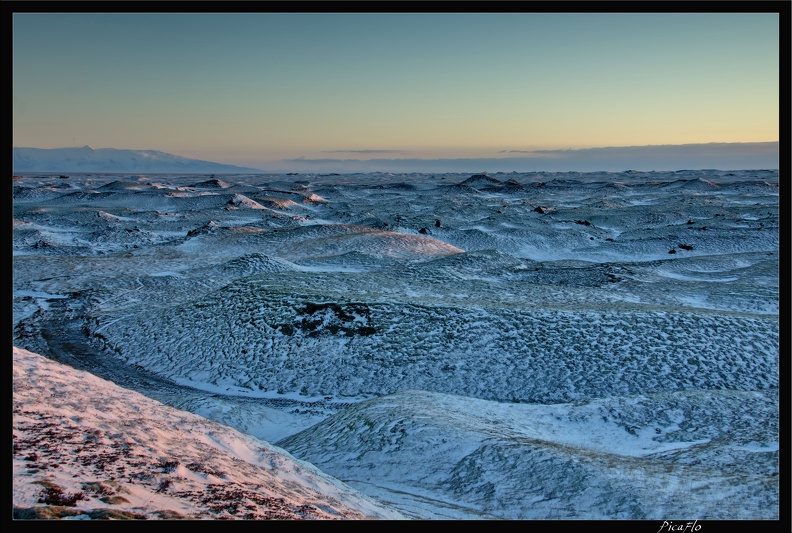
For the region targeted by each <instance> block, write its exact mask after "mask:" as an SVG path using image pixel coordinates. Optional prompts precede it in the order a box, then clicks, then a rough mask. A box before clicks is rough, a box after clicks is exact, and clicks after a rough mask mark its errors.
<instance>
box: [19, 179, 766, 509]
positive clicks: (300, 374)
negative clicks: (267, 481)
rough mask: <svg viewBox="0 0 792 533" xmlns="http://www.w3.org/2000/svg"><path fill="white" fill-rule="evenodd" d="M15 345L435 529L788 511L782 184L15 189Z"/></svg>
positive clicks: (80, 182)
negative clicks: (206, 423)
mask: <svg viewBox="0 0 792 533" xmlns="http://www.w3.org/2000/svg"><path fill="white" fill-rule="evenodd" d="M13 337H14V338H13V343H14V346H15V347H19V348H22V349H25V350H29V351H31V352H35V353H38V354H41V355H43V356H45V357H47V358H50V359H53V360H56V361H60V362H63V363H67V364H69V365H71V366H74V367H75V368H77V369H80V370H86V371H88V372H90V373H92V374H95V375H96V376H98V377H101V378H104V379H108V380H110V381H113V382H115V383H116V384H118V385H120V386H122V387H124V388H128V389H132V390H134V391H137V392H140V393H142V394H144V395H145V396H148V397H150V398H152V399H155V400H158V401H161V402H163V403H165V404H168V405H170V406H174V407H177V408H179V409H182V410H186V411H190V412H192V413H194V414H197V415H200V416H202V417H205V418H207V419H210V420H213V421H216V422H221V423H222V424H225V425H227V426H229V427H231V428H234V429H235V430H238V431H240V432H242V433H244V434H247V435H250V436H252V437H255V438H258V439H261V440H264V441H267V442H269V443H272V444H273V445H276V446H278V447H281V448H283V449H285V450H287V451H288V452H289V453H291V454H292V455H294V456H295V457H296V458H298V459H300V460H302V461H306V462H308V463H311V464H312V465H315V466H316V467H318V468H319V469H320V470H321V471H322V472H324V473H326V474H328V475H329V476H333V477H334V478H336V479H339V480H341V481H343V482H345V483H346V484H348V485H349V486H351V487H354V488H355V489H357V490H359V491H360V492H362V493H363V494H365V495H367V496H368V497H370V498H373V499H374V500H376V501H377V502H379V503H381V504H382V505H384V506H391V507H392V508H394V509H396V510H398V512H400V513H402V514H403V515H405V516H407V517H410V518H417V519H651V520H664V519H667V518H671V519H674V518H678V517H684V518H690V519H760V520H766V519H772V520H775V519H778V517H779V464H778V463H779V445H778V442H779V427H778V412H779V399H778V390H779V389H778V387H779V369H778V365H779V179H778V171H777V170H754V171H745V170H743V171H716V170H695V171H694V170H686V171H678V172H637V171H628V172H623V173H606V172H601V173H511V174H504V173H498V174H475V175H474V174H434V175H433V174H384V173H367V174H345V175H318V174H301V175H266V174H261V175H253V174H250V175H247V174H233V175H231V174H227V175H218V176H214V175H211V176H210V175H186V176H185V175H175V174H174V175H167V174H149V175H128V174H79V175H78V174H70V175H68V176H66V175H58V174H45V175H41V174H22V175H18V176H15V177H14V187H13Z"/></svg>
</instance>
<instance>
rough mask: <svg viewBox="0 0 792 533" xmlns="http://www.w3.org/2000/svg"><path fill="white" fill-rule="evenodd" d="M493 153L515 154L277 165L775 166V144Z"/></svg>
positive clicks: (419, 168) (432, 168) (513, 168)
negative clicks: (505, 154)
mask: <svg viewBox="0 0 792 533" xmlns="http://www.w3.org/2000/svg"><path fill="white" fill-rule="evenodd" d="M338 152H342V151H338ZM359 152H363V151H359ZM359 152H357V153H359ZM383 152H386V151H383ZM365 153H368V152H365ZM377 153H378V152H377ZM498 153H519V154H521V155H520V156H515V157H490V158H456V159H420V158H399V159H384V158H380V159H332V158H317V159H308V158H298V159H287V160H283V161H281V163H282V164H285V165H287V166H290V170H297V171H303V172H316V171H319V172H436V173H440V172H482V171H487V172H532V171H536V172H540V171H545V172H594V171H605V172H622V171H625V170H643V171H650V170H657V171H668V170H697V169H718V170H742V169H776V168H778V164H779V163H778V157H779V152H778V142H761V143H708V144H681V145H650V146H622V147H606V148H586V149H579V150H533V151H529V150H501V151H500V152H498ZM298 166H299V168H297V167H298Z"/></svg>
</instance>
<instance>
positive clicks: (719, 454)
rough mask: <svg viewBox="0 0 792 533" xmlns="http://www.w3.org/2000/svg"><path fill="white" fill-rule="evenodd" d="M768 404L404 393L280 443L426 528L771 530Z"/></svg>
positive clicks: (748, 399)
mask: <svg viewBox="0 0 792 533" xmlns="http://www.w3.org/2000/svg"><path fill="white" fill-rule="evenodd" d="M774 396H775V394H774V393H772V392H767V391H754V392H736V391H686V392H678V391H676V392H673V393H658V394H648V395H640V396H634V397H612V398H607V399H601V400H593V401H590V402H588V401H586V402H576V403H573V404H554V405H539V404H509V403H499V402H493V401H487V400H478V399H474V398H469V397H463V396H455V395H450V394H438V393H431V392H426V391H403V392H400V393H397V394H393V395H389V396H383V397H380V398H376V399H372V400H367V401H365V402H361V403H359V404H357V405H355V406H354V407H352V408H350V409H347V410H345V411H342V412H340V413H338V414H336V415H333V416H331V417H329V418H327V419H326V420H324V421H323V422H321V423H319V424H317V425H315V426H313V427H311V428H308V429H306V430H304V431H302V432H301V433H299V434H296V435H293V436H291V437H288V438H286V439H283V440H281V441H279V442H278V445H281V446H284V447H286V448H288V449H289V450H291V452H292V453H294V454H295V455H296V456H298V457H301V458H303V459H305V460H309V461H311V463H312V464H315V465H317V466H319V467H320V468H322V470H323V471H325V472H328V473H330V474H331V475H336V476H339V477H340V478H341V479H343V480H344V481H345V482H347V483H349V484H350V485H352V486H357V487H360V488H361V489H363V488H365V490H366V492H367V494H371V495H374V494H376V496H377V498H378V499H379V500H380V501H386V502H391V503H392V504H393V505H394V506H397V507H400V508H402V509H403V510H405V512H410V511H411V512H414V513H416V514H417V517H418V518H426V517H429V518H433V519H508V520H555V519H569V520H578V519H592V520H601V519H606V518H618V519H627V520H651V519H656V520H661V519H663V518H664V517H668V516H695V517H697V518H699V519H715V520H722V519H733V520H735V519H736V520H739V519H744V518H754V519H756V518H760V519H773V518H777V516H778V515H777V506H778V500H777V499H776V497H775V496H774V494H775V490H774V489H775V488H776V487H777V484H778V475H777V474H778V470H777V466H776V465H777V461H778V453H779V451H778V442H777V436H778V434H777V429H778V428H777V424H776V423H775V422H774V421H773V419H774V413H775V411H776V409H777V403H776V400H775V398H774ZM770 435H773V436H772V437H770ZM768 437H769V440H767V438H768ZM440 502H442V503H440Z"/></svg>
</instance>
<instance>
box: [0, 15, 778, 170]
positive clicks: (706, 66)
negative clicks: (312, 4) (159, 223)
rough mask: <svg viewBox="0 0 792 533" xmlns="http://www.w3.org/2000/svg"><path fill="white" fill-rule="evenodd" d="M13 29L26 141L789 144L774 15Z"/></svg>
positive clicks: (487, 147)
mask: <svg viewBox="0 0 792 533" xmlns="http://www.w3.org/2000/svg"><path fill="white" fill-rule="evenodd" d="M12 23H13V136H14V139H13V144H14V146H18V147H36V148H57V147H67V146H82V145H91V146H93V147H94V148H126V149H139V150H148V149H152V150H161V151H164V152H169V153H173V154H177V155H180V156H183V157H190V158H196V159H204V160H211V161H217V162H222V163H228V164H237V165H244V166H255V167H257V168H264V167H266V165H267V162H268V161H275V160H280V159H289V158H297V157H306V158H338V159H350V158H353V159H354V158H358V159H370V158H427V159H431V158H447V157H454V158H466V157H500V156H501V155H503V156H504V157H505V156H506V155H508V151H516V150H521V151H526V150H527V151H531V150H554V149H569V148H573V149H580V148H594V147H612V146H641V145H665V144H687V143H710V142H726V143H731V142H765V141H778V140H779V130H778V129H779V15H778V14H777V13H766V14H763V13H731V14H729V13H724V14H707V13H701V14H694V13H680V14H665V13H658V14H618V13H588V14H545V13H503V14H500V13H492V14H486V13H471V14H463V13H450V14H443V13H437V14H429V13H415V14H407V13H392V14H365V13H295V14H289V13H245V14H236V13H196V14H181V13H173V14H164V13H151V14H142V13H140V14H138V13H127V14H79V13H61V14H42V13H15V14H13V20H12ZM513 155H514V152H512V153H511V156H513Z"/></svg>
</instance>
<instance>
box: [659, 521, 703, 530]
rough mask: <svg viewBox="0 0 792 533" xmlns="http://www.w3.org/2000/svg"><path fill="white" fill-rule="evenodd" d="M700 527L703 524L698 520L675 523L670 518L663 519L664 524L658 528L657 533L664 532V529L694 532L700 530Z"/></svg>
mask: <svg viewBox="0 0 792 533" xmlns="http://www.w3.org/2000/svg"><path fill="white" fill-rule="evenodd" d="M700 529H701V524H699V523H698V520H693V521H692V522H677V523H674V522H672V521H670V520H663V524H662V525H661V526H660V529H658V530H657V533H662V532H663V531H666V532H669V533H670V532H672V531H676V532H677V533H688V532H690V533H693V532H695V531H699V530H700Z"/></svg>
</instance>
